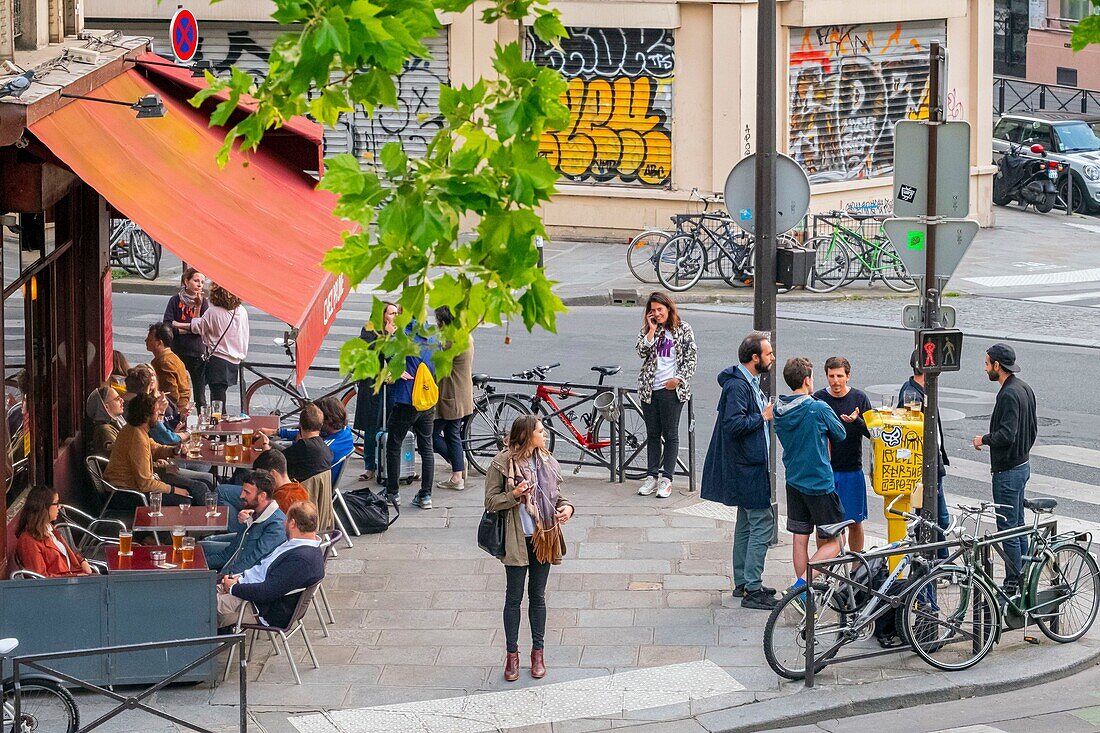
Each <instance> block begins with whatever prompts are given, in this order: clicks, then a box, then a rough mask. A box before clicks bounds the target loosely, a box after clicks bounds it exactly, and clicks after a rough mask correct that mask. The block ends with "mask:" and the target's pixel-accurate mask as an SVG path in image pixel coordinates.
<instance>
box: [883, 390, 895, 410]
mask: <svg viewBox="0 0 1100 733" xmlns="http://www.w3.org/2000/svg"><path fill="white" fill-rule="evenodd" d="M893 411H894V400H893V398H892V397H891V396H890V395H888V394H884V395H883V396H882V407H881V412H885V413H886V414H890V413H892V412H893Z"/></svg>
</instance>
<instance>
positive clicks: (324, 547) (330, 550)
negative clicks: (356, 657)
mask: <svg viewBox="0 0 1100 733" xmlns="http://www.w3.org/2000/svg"><path fill="white" fill-rule="evenodd" d="M343 536H344V535H343V533H342V532H341V531H340V530H338V529H334V530H332V531H331V532H326V533H325V534H323V535H321V553H322V554H323V555H324V557H325V566H326V573H325V575H326V577H327V575H328V572H327V570H328V561H329V558H332V557H335V556H336V543H337V542H339V541H340V539H341V538H342V537H343ZM324 582H325V581H324V580H321V582H320V583H318V584H317V597H318V598H320V599H321V602H320V603H314V604H313V610H314V611H316V612H317V621H318V622H319V623H320V624H321V634H322V635H323V636H326V637H327V636H328V628H326V626H325V619H324V618H323V617H322V616H321V606H322V605H323V606H324V607H325V613H326V614H327V615H328V622H329V623H330V624H335V623H336V617H335V616H333V615H332V606H330V605H329V604H328V596H327V595H325V586H324Z"/></svg>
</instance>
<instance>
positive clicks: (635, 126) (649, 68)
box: [526, 28, 675, 187]
mask: <svg viewBox="0 0 1100 733" xmlns="http://www.w3.org/2000/svg"><path fill="white" fill-rule="evenodd" d="M568 30H569V38H567V39H566V40H564V41H563V42H562V46H561V48H560V49H558V48H554V47H553V46H549V45H547V44H545V43H543V42H541V41H539V40H538V38H536V37H535V35H534V32H533V31H532V30H531V29H528V30H527V35H526V49H527V57H528V58H530V59H533V60H534V61H535V63H536V64H538V65H540V66H548V67H550V68H552V69H556V70H558V71H560V72H561V73H562V75H564V76H565V78H566V79H567V80H568V82H569V88H568V89H567V91H566V93H565V96H564V98H563V101H564V102H565V103H566V105H568V107H569V110H570V115H569V125H568V127H567V128H566V129H564V130H555V131H551V132H547V133H545V134H543V136H542V139H541V140H540V142H539V149H540V152H541V153H542V154H543V155H544V156H546V158H547V160H549V161H550V163H551V165H553V166H554V168H555V169H556V170H557V171H558V172H560V173H561V175H562V176H563V177H564V178H567V179H569V180H571V181H580V182H587V183H613V184H630V185H637V186H655V187H657V186H659V187H668V186H670V185H671V182H672V82H673V78H674V72H675V53H674V48H673V44H674V40H673V35H672V31H671V30H668V29H663V28H661V29H651V28H569V29H568Z"/></svg>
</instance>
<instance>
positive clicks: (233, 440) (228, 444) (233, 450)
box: [225, 435, 243, 463]
mask: <svg viewBox="0 0 1100 733" xmlns="http://www.w3.org/2000/svg"><path fill="white" fill-rule="evenodd" d="M242 455H243V450H242V448H241V436H239V435H230V436H229V437H227V438H226V441H225V460H226V461H227V462H228V463H237V462H239V461H240V460H241V456H242Z"/></svg>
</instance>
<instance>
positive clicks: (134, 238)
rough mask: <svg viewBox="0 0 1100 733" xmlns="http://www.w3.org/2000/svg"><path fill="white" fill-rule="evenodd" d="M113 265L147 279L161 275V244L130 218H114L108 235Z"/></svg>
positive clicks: (110, 257)
mask: <svg viewBox="0 0 1100 733" xmlns="http://www.w3.org/2000/svg"><path fill="white" fill-rule="evenodd" d="M107 241H108V243H109V245H110V252H109V255H108V258H109V261H110V265H111V267H119V268H122V269H123V270H126V271H127V272H129V273H131V274H134V275H137V276H139V277H142V278H144V279H146V280H156V279H157V276H158V275H160V257H161V253H162V251H161V246H160V245H159V244H158V243H156V242H154V241H153V238H152V237H150V236H149V235H148V234H146V233H145V231H144V230H143V229H142V228H141V227H139V226H138V225H137V224H135V223H134V222H132V221H131V220H129V219H112V220H111V229H110V235H109V237H108V240H107Z"/></svg>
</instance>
